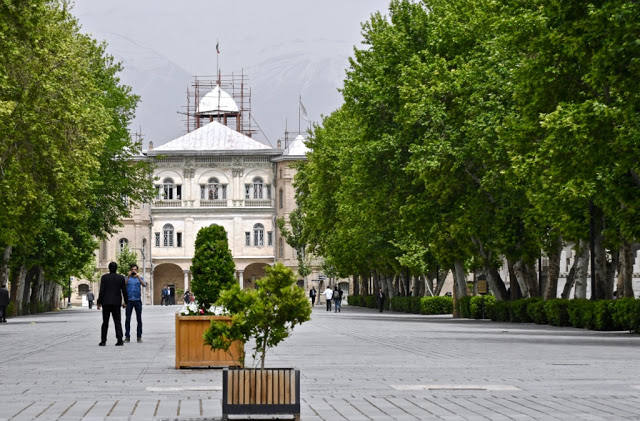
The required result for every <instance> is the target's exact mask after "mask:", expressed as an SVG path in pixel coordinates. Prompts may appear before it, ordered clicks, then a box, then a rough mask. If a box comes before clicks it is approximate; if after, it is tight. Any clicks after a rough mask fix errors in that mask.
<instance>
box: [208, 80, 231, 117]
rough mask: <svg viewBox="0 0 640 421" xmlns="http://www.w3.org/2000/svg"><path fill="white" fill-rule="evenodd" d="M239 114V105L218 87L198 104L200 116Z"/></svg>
mask: <svg viewBox="0 0 640 421" xmlns="http://www.w3.org/2000/svg"><path fill="white" fill-rule="evenodd" d="M237 112H238V104H236V102H235V101H234V100H233V98H232V97H231V95H229V94H228V93H226V92H225V91H223V90H222V89H220V87H219V86H218V85H216V87H215V88H213V89H212V90H211V92H209V93H208V94H206V95H205V96H204V97H203V98H202V99H201V100H200V103H199V104H198V114H199V115H213V116H217V115H224V114H236V113H237Z"/></svg>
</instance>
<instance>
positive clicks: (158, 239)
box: [154, 232, 160, 247]
mask: <svg viewBox="0 0 640 421" xmlns="http://www.w3.org/2000/svg"><path fill="white" fill-rule="evenodd" d="M154 234H155V236H156V247H160V233H159V232H155V233H154Z"/></svg>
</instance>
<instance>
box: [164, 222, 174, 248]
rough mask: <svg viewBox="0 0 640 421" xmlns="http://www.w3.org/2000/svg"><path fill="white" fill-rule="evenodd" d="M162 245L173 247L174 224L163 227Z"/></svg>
mask: <svg viewBox="0 0 640 421" xmlns="http://www.w3.org/2000/svg"><path fill="white" fill-rule="evenodd" d="M162 238H163V241H162V246H163V247H173V225H171V224H166V225H165V226H164V227H162Z"/></svg>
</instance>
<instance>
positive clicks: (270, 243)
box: [267, 231, 273, 246]
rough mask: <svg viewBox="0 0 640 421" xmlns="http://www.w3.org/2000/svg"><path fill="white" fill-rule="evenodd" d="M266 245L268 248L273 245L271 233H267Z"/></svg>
mask: <svg viewBox="0 0 640 421" xmlns="http://www.w3.org/2000/svg"><path fill="white" fill-rule="evenodd" d="M267 245H268V246H272V245H273V232H271V231H269V232H267Z"/></svg>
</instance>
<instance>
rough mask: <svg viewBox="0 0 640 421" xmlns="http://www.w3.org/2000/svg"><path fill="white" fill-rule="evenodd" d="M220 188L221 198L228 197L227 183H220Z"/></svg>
mask: <svg viewBox="0 0 640 421" xmlns="http://www.w3.org/2000/svg"><path fill="white" fill-rule="evenodd" d="M220 190H221V192H222V197H221V199H226V198H227V185H226V184H221V185H220Z"/></svg>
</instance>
